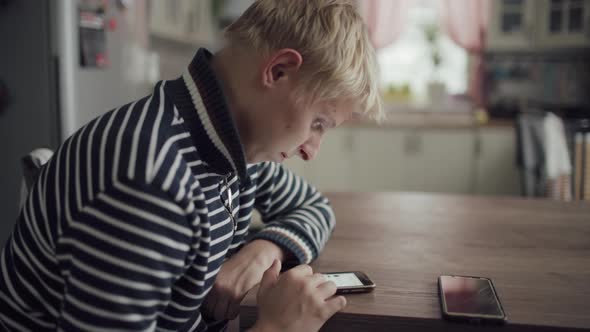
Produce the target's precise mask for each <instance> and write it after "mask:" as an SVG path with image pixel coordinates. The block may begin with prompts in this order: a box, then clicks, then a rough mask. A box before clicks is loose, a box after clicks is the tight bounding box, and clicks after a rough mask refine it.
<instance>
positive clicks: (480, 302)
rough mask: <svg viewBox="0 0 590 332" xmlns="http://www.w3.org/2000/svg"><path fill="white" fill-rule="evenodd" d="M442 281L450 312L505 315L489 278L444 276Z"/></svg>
mask: <svg viewBox="0 0 590 332" xmlns="http://www.w3.org/2000/svg"><path fill="white" fill-rule="evenodd" d="M440 283H441V290H442V296H443V297H444V303H445V305H446V310H447V312H448V313H449V314H469V315H486V316H504V313H503V312H502V309H501V307H500V303H499V301H498V299H497V297H496V296H495V292H494V290H493V288H492V287H493V286H492V284H491V282H490V281H489V280H487V279H480V278H469V277H456V276H442V277H441V279H440Z"/></svg>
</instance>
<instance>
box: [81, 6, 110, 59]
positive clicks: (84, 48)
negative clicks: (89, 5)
mask: <svg viewBox="0 0 590 332" xmlns="http://www.w3.org/2000/svg"><path fill="white" fill-rule="evenodd" d="M79 30H80V65H81V66H82V67H96V68H104V67H105V66H107V64H108V61H105V60H106V59H107V58H108V57H107V54H108V52H107V45H106V33H105V20H104V16H103V15H102V14H100V11H89V10H80V11H79Z"/></svg>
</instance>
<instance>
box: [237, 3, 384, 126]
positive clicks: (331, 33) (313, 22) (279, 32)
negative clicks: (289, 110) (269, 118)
mask: <svg viewBox="0 0 590 332" xmlns="http://www.w3.org/2000/svg"><path fill="white" fill-rule="evenodd" d="M225 37H226V38H227V39H228V40H229V41H230V43H238V44H241V45H251V46H253V47H254V48H255V49H256V50H257V51H259V52H261V53H262V54H266V55H268V54H270V53H271V52H273V51H276V50H280V49H283V48H292V49H294V50H296V51H298V52H299V53H300V54H301V56H302V57H303V64H302V66H301V75H300V78H299V82H298V86H299V88H300V90H302V91H300V92H303V93H305V94H306V96H310V97H311V99H312V100H314V101H317V100H337V99H343V98H344V99H350V100H353V101H355V102H356V103H357V104H358V106H359V108H360V112H361V113H363V115H366V116H368V117H370V118H373V119H376V120H381V118H382V117H383V111H382V105H381V98H380V95H379V88H378V78H377V61H376V58H375V50H374V49H373V47H372V46H371V44H370V41H369V37H368V34H367V29H366V26H365V25H364V23H363V21H362V19H361V17H360V15H359V14H358V12H357V10H356V7H355V5H354V4H353V3H352V2H351V1H346V0H309V1H303V0H257V1H255V2H254V4H252V5H251V6H250V7H249V8H248V9H247V10H246V11H245V12H244V13H243V14H242V16H240V17H239V18H238V19H237V20H236V21H235V22H234V23H233V24H231V25H230V26H229V27H228V28H226V30H225Z"/></svg>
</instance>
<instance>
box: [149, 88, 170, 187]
mask: <svg viewBox="0 0 590 332" xmlns="http://www.w3.org/2000/svg"><path fill="white" fill-rule="evenodd" d="M164 84H165V82H162V85H161V87H160V105H159V107H158V113H157V114H156V121H155V122H154V125H153V127H152V134H151V136H150V145H149V147H148V156H147V165H146V172H145V181H146V182H147V183H151V182H152V180H153V179H154V178H155V176H156V174H155V173H154V162H155V154H156V146H157V145H158V131H159V130H160V123H161V122H162V115H163V114H164V105H165V104H166V103H165V101H164Z"/></svg>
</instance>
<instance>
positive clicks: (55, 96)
mask: <svg viewBox="0 0 590 332" xmlns="http://www.w3.org/2000/svg"><path fill="white" fill-rule="evenodd" d="M146 12H147V4H146V0H135V1H130V0H127V1H125V0H117V1H115V0H42V1H39V0H3V1H2V2H0V42H1V46H0V144H1V150H0V151H1V157H0V160H1V162H0V245H3V244H4V242H5V241H6V239H7V238H8V236H9V234H10V232H11V230H12V228H13V225H14V223H15V221H16V219H17V216H18V213H19V210H20V209H19V200H20V187H21V181H22V170H21V158H22V157H23V156H24V155H26V154H27V153H29V152H30V151H31V150H33V149H36V148H40V147H48V148H50V149H52V150H55V149H56V148H57V147H58V146H59V145H60V144H61V143H62V142H63V141H64V140H65V139H66V138H67V137H69V136H70V135H71V134H72V133H74V132H75V131H76V130H77V129H78V128H80V127H81V126H83V125H84V124H85V123H87V122H89V121H90V120H92V119H94V118H95V117H97V116H99V115H101V114H103V113H104V112H106V111H108V110H110V109H112V108H114V107H117V106H120V105H123V104H125V103H127V102H130V101H133V100H135V99H138V98H141V97H143V96H145V95H147V94H149V93H150V91H151V87H152V86H153V83H154V82H155V81H156V80H157V79H158V58H157V56H156V55H155V54H153V53H151V52H150V51H149V50H148V31H147V13H146Z"/></svg>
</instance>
